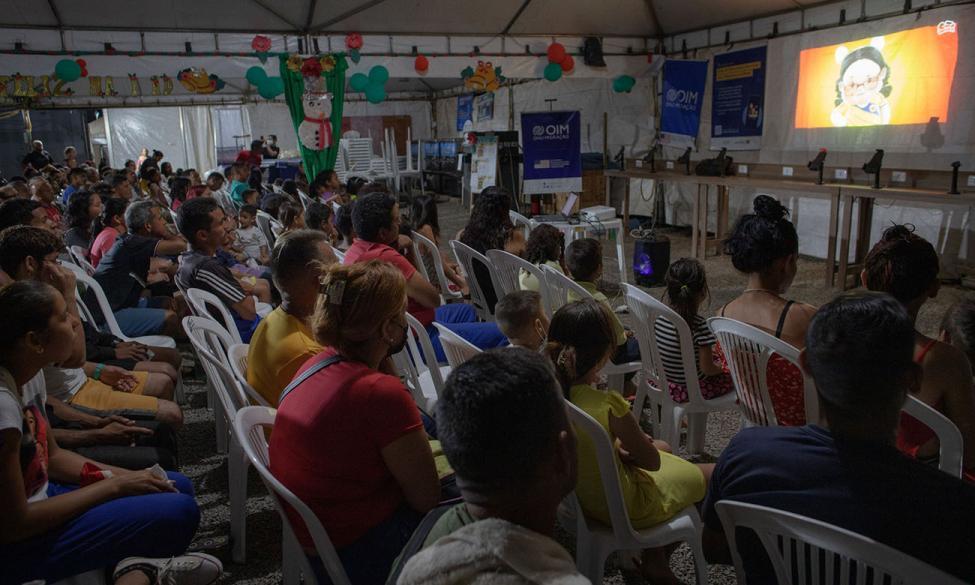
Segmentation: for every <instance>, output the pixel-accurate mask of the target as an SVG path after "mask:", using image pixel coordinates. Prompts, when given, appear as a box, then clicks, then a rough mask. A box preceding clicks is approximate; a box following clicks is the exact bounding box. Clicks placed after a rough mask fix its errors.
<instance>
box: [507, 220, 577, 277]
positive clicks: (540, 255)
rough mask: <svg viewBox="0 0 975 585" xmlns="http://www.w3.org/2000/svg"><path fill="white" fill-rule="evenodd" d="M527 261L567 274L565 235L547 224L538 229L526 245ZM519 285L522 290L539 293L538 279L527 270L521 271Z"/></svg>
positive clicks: (530, 236) (533, 231)
mask: <svg viewBox="0 0 975 585" xmlns="http://www.w3.org/2000/svg"><path fill="white" fill-rule="evenodd" d="M525 260H528V261H529V262H531V263H532V264H534V265H535V266H539V267H540V266H541V265H542V264H544V265H546V266H548V267H550V268H553V269H555V270H558V271H559V272H561V273H562V274H565V234H563V233H562V232H561V231H560V230H559V229H558V228H556V227H554V226H550V225H548V224H546V223H543V224H542V225H540V226H538V227H536V228H535V229H533V230H532V231H531V234H529V236H528V242H527V243H526V244H525ZM518 284H519V286H520V287H521V290H533V291H535V292H538V279H537V278H535V275H534V274H532V273H530V272H528V271H527V270H522V271H520V274H519V275H518Z"/></svg>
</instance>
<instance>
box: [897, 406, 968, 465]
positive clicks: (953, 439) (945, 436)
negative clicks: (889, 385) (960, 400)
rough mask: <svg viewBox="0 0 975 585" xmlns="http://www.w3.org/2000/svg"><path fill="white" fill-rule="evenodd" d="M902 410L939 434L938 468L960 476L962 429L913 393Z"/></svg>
mask: <svg viewBox="0 0 975 585" xmlns="http://www.w3.org/2000/svg"><path fill="white" fill-rule="evenodd" d="M902 410H903V411H904V412H905V413H907V414H909V415H911V416H913V417H914V418H916V419H917V420H918V422H920V423H922V424H924V425H925V426H927V427H928V428H929V429H931V430H932V431H934V434H935V435H937V437H938V443H940V452H939V457H938V469H940V470H941V471H944V472H945V473H947V474H949V475H951V476H953V477H958V478H960V477H961V473H962V455H963V454H964V449H965V442H964V439H963V438H962V436H961V431H959V430H958V427H957V426H955V423H953V422H951V419H949V418H948V417H946V416H945V415H943V414H941V413H940V412H938V411H937V410H935V409H933V408H931V407H930V406H928V405H927V404H925V403H923V402H921V401H920V400H918V399H917V398H915V397H913V396H911V395H908V396H907V400H905V401H904V406H903V407H902Z"/></svg>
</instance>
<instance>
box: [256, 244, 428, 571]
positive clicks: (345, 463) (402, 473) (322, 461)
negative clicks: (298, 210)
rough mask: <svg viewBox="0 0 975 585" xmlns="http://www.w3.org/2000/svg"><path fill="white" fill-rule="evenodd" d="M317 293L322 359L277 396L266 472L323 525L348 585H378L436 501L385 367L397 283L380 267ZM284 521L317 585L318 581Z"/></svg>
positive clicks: (334, 278) (326, 283) (338, 276)
mask: <svg viewBox="0 0 975 585" xmlns="http://www.w3.org/2000/svg"><path fill="white" fill-rule="evenodd" d="M321 291H322V294H321V295H320V296H319V298H318V304H317V307H316V310H315V315H314V317H313V319H312V320H313V331H314V333H315V337H316V339H317V341H318V342H319V343H320V344H321V345H322V346H324V347H326V348H328V349H326V350H324V351H323V352H321V353H319V354H318V355H316V356H315V357H313V358H311V359H310V360H308V361H307V362H306V363H305V365H304V366H302V367H301V368H299V370H298V372H297V374H296V375H295V376H296V377H295V379H294V380H293V381H292V382H291V384H290V385H289V386H288V387H287V388H285V390H284V392H282V396H281V400H280V403H279V404H278V411H277V416H276V418H275V420H274V432H273V433H272V434H271V444H270V458H271V473H273V474H274V476H275V477H277V478H278V479H279V480H280V481H281V483H283V484H284V485H285V486H287V487H288V489H290V490H291V491H292V492H294V494H295V495H296V496H298V497H299V498H300V499H301V500H302V501H303V502H304V503H305V504H307V505H308V507H309V508H311V510H312V511H313V512H315V514H316V515H317V516H318V518H319V519H320V520H321V522H322V525H323V526H324V527H325V530H326V532H327V533H328V536H329V538H330V539H331V540H332V544H333V545H335V548H336V550H337V551H338V555H339V558H340V559H341V560H342V564H343V566H344V567H345V570H346V572H347V573H348V575H349V579H350V581H351V582H353V583H363V584H372V583H384V582H385V580H386V577H387V575H388V574H389V569H390V566H391V565H392V563H393V560H395V558H396V556H397V555H399V554H400V551H401V550H402V548H403V545H404V544H406V542H407V541H408V540H409V538H410V535H411V534H412V533H413V530H414V529H415V528H416V527H417V526H418V525H419V523H420V520H421V519H422V518H423V515H424V514H425V513H426V512H427V511H429V510H430V509H431V508H433V506H435V505H436V504H437V502H438V501H439V499H440V482H439V480H438V477H437V469H436V466H435V463H434V459H433V454H432V453H431V450H430V445H429V443H428V442H427V435H426V433H425V432H424V429H423V422H422V421H421V419H420V413H419V411H418V410H417V408H416V404H415V403H414V402H413V398H412V396H411V395H410V393H409V391H407V389H406V388H405V387H404V386H403V384H402V383H401V382H400V380H399V378H398V377H397V375H396V372H395V369H394V367H393V365H392V360H391V359H390V356H392V355H393V354H395V353H398V352H399V351H400V350H402V349H403V347H404V345H405V343H406V335H407V328H408V325H407V323H406V316H405V313H406V280H405V279H404V278H403V275H402V274H401V273H400V271H399V270H397V269H396V268H394V267H393V266H391V265H389V264H387V263H385V262H381V261H378V260H373V261H369V262H362V263H357V264H349V265H344V266H343V265H333V266H331V267H330V268H329V270H328V272H327V273H326V275H325V276H324V278H323V282H322V285H321ZM290 514H291V518H292V522H293V523H294V524H293V525H294V526H295V528H296V530H297V531H298V540H299V541H300V542H301V544H302V546H303V547H304V548H305V552H306V553H308V554H309V555H310V557H311V558H310V560H311V561H312V566H313V567H314V568H315V571H316V576H317V577H318V582H319V583H325V582H327V580H326V579H324V567H323V565H322V563H321V560H320V559H319V558H318V557H317V556H315V552H314V545H313V543H312V541H311V538H310V536H309V534H308V532H307V531H306V530H305V529H304V528H303V524H302V523H301V521H300V520H299V519H298V517H297V515H296V514H294V513H293V512H290Z"/></svg>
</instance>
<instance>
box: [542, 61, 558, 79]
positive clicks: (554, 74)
mask: <svg viewBox="0 0 975 585" xmlns="http://www.w3.org/2000/svg"><path fill="white" fill-rule="evenodd" d="M545 79H547V80H549V81H558V80H560V79H562V66H561V65H559V64H558V63H549V64H548V65H546V66H545Z"/></svg>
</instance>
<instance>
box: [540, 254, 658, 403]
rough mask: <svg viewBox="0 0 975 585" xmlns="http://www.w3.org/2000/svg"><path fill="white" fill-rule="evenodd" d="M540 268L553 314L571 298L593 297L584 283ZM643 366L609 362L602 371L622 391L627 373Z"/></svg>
mask: <svg viewBox="0 0 975 585" xmlns="http://www.w3.org/2000/svg"><path fill="white" fill-rule="evenodd" d="M540 268H541V270H542V274H543V275H545V286H546V288H547V289H548V297H549V306H550V307H551V308H552V313H553V314H554V313H556V312H557V311H558V310H559V309H561V308H562V307H563V306H564V305H566V304H568V302H569V299H570V298H571V299H572V300H574V301H577V300H582V299H591V298H592V295H591V294H589V291H587V290H586V289H584V288H583V287H582V285H580V284H579V283H578V282H576V281H574V280H572V279H571V278H569V277H568V276H566V275H564V274H562V273H561V272H559V271H558V270H555V269H554V268H552V267H551V266H546V265H544V264H543V265H542V266H541V267H540ZM641 367H643V364H642V363H640V362H627V363H625V364H614V363H607V364H606V365H605V366H603V369H602V371H601V373H602V374H603V375H605V376H606V377H608V378H609V387H610V388H611V389H613V390H617V391H622V390H623V383H624V379H625V376H626V374H629V373H630V372H638V371H640V368H641Z"/></svg>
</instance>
